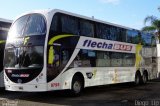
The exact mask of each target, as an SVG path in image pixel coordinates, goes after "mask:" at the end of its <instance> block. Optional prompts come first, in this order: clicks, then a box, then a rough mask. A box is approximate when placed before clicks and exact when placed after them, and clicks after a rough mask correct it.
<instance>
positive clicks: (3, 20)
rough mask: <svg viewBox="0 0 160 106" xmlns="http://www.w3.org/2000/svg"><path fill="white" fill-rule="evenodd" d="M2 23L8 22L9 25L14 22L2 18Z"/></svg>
mask: <svg viewBox="0 0 160 106" xmlns="http://www.w3.org/2000/svg"><path fill="white" fill-rule="evenodd" d="M0 22H7V23H12V20H8V19H4V18H0Z"/></svg>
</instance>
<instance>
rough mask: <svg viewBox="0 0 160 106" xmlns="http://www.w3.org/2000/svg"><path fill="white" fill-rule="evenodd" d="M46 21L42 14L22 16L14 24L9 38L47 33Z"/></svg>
mask: <svg viewBox="0 0 160 106" xmlns="http://www.w3.org/2000/svg"><path fill="white" fill-rule="evenodd" d="M45 33H46V23H45V19H44V17H43V16H42V15H40V14H29V15H25V16H22V17H20V18H19V19H17V20H16V21H15V22H14V24H13V25H12V27H11V29H10V31H9V38H15V37H24V36H33V35H45Z"/></svg>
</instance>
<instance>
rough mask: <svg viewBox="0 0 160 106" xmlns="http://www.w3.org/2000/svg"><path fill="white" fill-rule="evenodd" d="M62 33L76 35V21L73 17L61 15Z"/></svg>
mask: <svg viewBox="0 0 160 106" xmlns="http://www.w3.org/2000/svg"><path fill="white" fill-rule="evenodd" d="M61 23H62V33H69V34H75V35H78V32H79V30H78V20H77V19H76V18H74V17H71V16H67V15H62V17H61Z"/></svg>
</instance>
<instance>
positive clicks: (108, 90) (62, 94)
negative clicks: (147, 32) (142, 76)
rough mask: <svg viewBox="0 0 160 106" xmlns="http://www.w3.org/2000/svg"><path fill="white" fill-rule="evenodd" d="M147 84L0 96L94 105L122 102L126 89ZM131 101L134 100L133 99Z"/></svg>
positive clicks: (139, 87) (12, 93)
mask: <svg viewBox="0 0 160 106" xmlns="http://www.w3.org/2000/svg"><path fill="white" fill-rule="evenodd" d="M152 82H157V83H159V82H160V80H155V81H154V80H153V81H152ZM152 82H149V83H148V84H146V85H151V84H152ZM146 85H141V86H135V85H134V83H123V84H114V85H105V86H98V87H89V88H85V89H84V91H83V92H82V94H81V95H80V96H78V97H74V96H72V95H71V94H70V92H69V91H49V92H39V93H30V92H9V91H3V92H0V98H1V97H3V98H6V99H10V100H24V101H31V102H39V103H47V104H58V105H77V104H89V105H92V103H95V104H97V103H121V102H123V101H122V100H123V98H121V97H122V95H123V94H124V93H125V91H126V90H130V89H135V90H146V91H147V90H149V89H144V88H145V86H146ZM98 95H104V96H105V97H106V95H108V96H109V97H108V99H106V98H104V99H101V98H98ZM96 96H97V97H96ZM115 96H116V98H115ZM117 97H118V98H117ZM130 101H131V102H132V100H130Z"/></svg>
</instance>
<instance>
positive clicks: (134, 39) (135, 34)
mask: <svg viewBox="0 0 160 106" xmlns="http://www.w3.org/2000/svg"><path fill="white" fill-rule="evenodd" d="M140 40H141V35H140V33H139V32H138V31H134V30H133V31H132V43H134V44H139V43H141V41H140Z"/></svg>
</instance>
